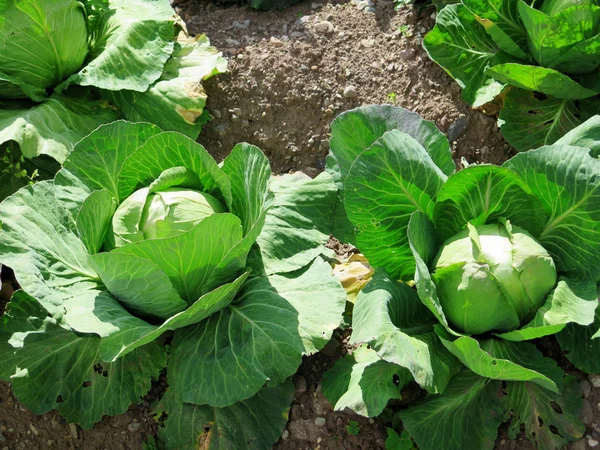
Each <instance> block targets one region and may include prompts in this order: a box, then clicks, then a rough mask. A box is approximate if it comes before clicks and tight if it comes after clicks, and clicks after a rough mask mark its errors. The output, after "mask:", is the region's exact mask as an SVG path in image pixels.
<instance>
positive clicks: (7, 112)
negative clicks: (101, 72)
mask: <svg viewBox="0 0 600 450" xmlns="http://www.w3.org/2000/svg"><path fill="white" fill-rule="evenodd" d="M116 118H117V114H116V112H115V111H113V110H112V109H110V108H109V107H108V106H107V105H106V104H104V103H102V102H98V101H94V100H92V99H89V98H87V97H86V96H82V97H67V96H65V95H59V94H53V95H52V96H51V97H50V98H48V99H47V100H45V101H44V102H42V103H40V104H37V105H36V104H31V105H30V104H22V103H19V104H16V103H15V104H11V107H10V108H6V109H0V144H3V143H5V142H8V141H15V142H17V143H18V144H19V148H20V150H21V153H22V155H23V157H24V158H26V159H32V158H35V157H37V156H40V155H47V156H50V157H52V158H53V159H55V160H57V161H58V162H61V163H62V162H63V161H64V160H65V158H66V157H67V155H68V154H69V152H70V151H71V150H72V149H73V146H74V145H75V144H76V143H77V142H78V141H79V140H80V139H82V138H83V137H84V136H85V135H87V134H88V133H90V132H91V131H93V130H94V129H95V128H97V127H98V126H99V125H102V124H104V123H107V122H112V121H113V120H115V119H116Z"/></svg>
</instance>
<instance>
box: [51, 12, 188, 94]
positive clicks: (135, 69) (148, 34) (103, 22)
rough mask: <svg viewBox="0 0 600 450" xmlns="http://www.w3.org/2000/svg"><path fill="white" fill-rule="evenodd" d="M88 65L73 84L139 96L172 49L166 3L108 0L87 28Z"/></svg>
mask: <svg viewBox="0 0 600 450" xmlns="http://www.w3.org/2000/svg"><path fill="white" fill-rule="evenodd" d="M90 33H91V45H90V52H89V55H88V58H87V59H88V61H89V62H88V63H87V64H86V65H85V66H84V67H83V68H82V69H81V70H80V71H79V72H77V73H74V74H73V75H71V76H70V77H69V78H68V79H67V80H66V81H65V82H64V83H62V84H61V85H59V86H58V87H57V90H58V91H59V92H60V91H61V90H64V89H66V88H67V87H69V86H70V85H72V84H79V85H81V86H95V87H98V88H101V89H107V90H111V91H118V90H121V89H129V90H132V91H138V92H144V91H146V90H147V89H148V88H149V87H150V85H151V84H152V83H154V82H155V81H156V80H158V79H159V78H160V76H161V74H162V73H163V69H164V67H165V63H166V62H167V60H168V59H169V58H170V57H171V54H172V53H173V49H174V46H175V43H174V38H175V35H176V29H175V14H174V12H173V9H172V8H171V5H170V3H169V1H168V0H110V2H109V3H108V8H107V9H106V10H104V11H103V12H102V13H101V16H100V17H99V19H98V21H97V22H96V28H95V29H93V30H90Z"/></svg>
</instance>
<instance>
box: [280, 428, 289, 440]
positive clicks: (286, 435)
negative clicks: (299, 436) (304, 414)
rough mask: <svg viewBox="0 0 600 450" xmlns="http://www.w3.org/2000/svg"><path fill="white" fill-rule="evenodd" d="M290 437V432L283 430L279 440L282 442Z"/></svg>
mask: <svg viewBox="0 0 600 450" xmlns="http://www.w3.org/2000/svg"><path fill="white" fill-rule="evenodd" d="M289 437H290V432H289V431H288V430H283V433H281V439H283V440H284V441H285V440H286V439H287V438H289Z"/></svg>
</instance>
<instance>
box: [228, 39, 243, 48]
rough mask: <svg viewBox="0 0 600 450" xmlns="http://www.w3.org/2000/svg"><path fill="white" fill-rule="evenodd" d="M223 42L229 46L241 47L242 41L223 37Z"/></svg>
mask: <svg viewBox="0 0 600 450" xmlns="http://www.w3.org/2000/svg"><path fill="white" fill-rule="evenodd" d="M225 43H226V44H227V45H228V46H230V47H241V46H242V43H241V42H240V41H238V40H237V39H231V38H227V39H225Z"/></svg>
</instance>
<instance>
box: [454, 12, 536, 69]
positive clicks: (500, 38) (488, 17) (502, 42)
mask: <svg viewBox="0 0 600 450" xmlns="http://www.w3.org/2000/svg"><path fill="white" fill-rule="evenodd" d="M462 3H463V5H465V6H466V7H467V8H469V10H470V11H471V12H472V13H473V14H474V15H475V18H476V19H477V21H478V22H479V23H480V24H481V25H482V26H483V27H484V28H485V31H486V32H487V33H488V34H489V35H490V36H491V37H492V39H493V41H494V42H495V43H496V45H498V47H500V48H501V49H502V50H503V51H505V52H506V53H508V54H509V55H511V56H514V57H516V58H519V59H525V60H526V59H528V55H527V53H525V51H523V49H526V48H527V33H526V32H525V28H523V24H522V23H521V19H520V18H519V12H518V10H517V0H464V1H463V2H462Z"/></svg>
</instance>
